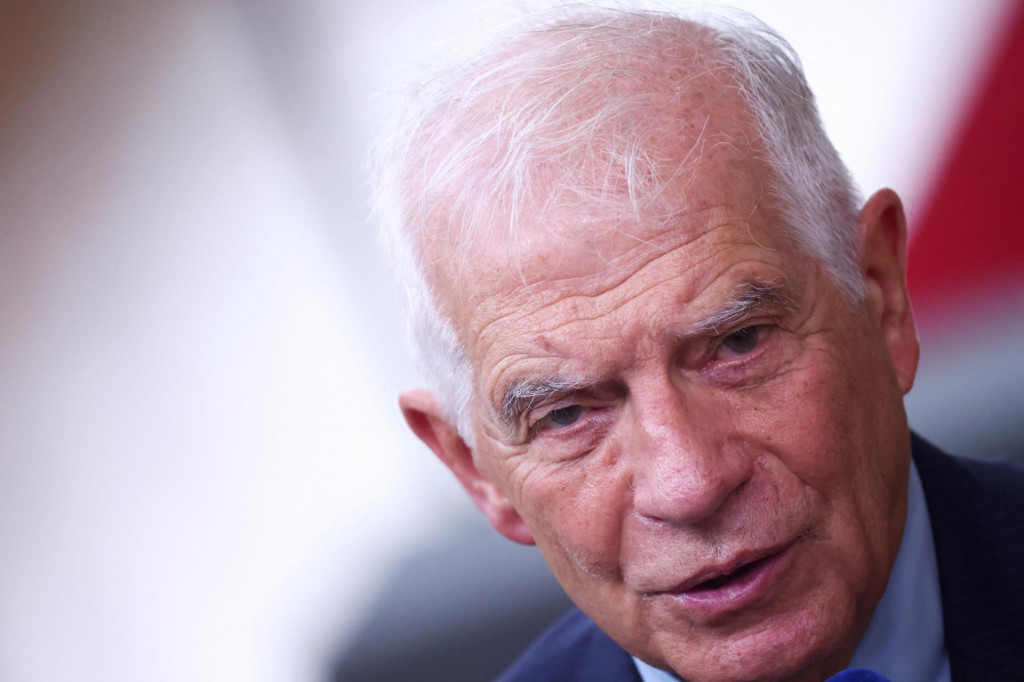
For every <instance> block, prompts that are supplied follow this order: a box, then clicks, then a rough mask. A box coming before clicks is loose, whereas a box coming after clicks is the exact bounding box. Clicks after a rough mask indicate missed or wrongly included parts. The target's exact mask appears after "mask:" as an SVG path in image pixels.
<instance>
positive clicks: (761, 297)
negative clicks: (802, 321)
mask: <svg viewBox="0 0 1024 682" xmlns="http://www.w3.org/2000/svg"><path fill="white" fill-rule="evenodd" d="M795 308H796V304H795V303H794V301H793V297H792V296H791V295H790V294H789V290H788V287H786V285H785V283H784V282H783V281H782V280H781V279H777V280H772V281H770V282H769V281H762V280H749V281H746V282H741V283H740V284H737V285H736V287H735V288H734V289H733V292H732V296H730V297H729V299H728V300H727V301H725V303H724V304H723V305H722V306H721V307H719V308H718V310H715V311H714V312H712V313H711V314H710V315H707V316H706V317H704V318H702V319H700V320H698V321H697V322H695V323H693V324H692V325H691V326H690V328H689V330H688V332H687V335H691V336H701V335H705V334H718V333H719V330H720V329H722V328H723V327H729V326H732V325H734V324H736V323H737V322H740V321H742V320H744V319H746V318H747V317H750V316H751V315H752V314H754V313H756V312H760V311H767V310H794V309H795Z"/></svg>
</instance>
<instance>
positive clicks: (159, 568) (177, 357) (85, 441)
mask: <svg viewBox="0 0 1024 682" xmlns="http://www.w3.org/2000/svg"><path fill="white" fill-rule="evenodd" d="M664 4H668V3H664ZM735 4H737V5H740V6H743V7H746V8H748V9H750V10H752V11H754V12H755V13H757V14H759V15H761V16H762V17H763V18H765V19H766V20H767V21H768V22H769V23H771V24H773V25H774V26H775V27H776V28H778V29H780V30H781V31H782V32H783V34H785V35H786V36H787V37H789V38H790V40H791V41H792V42H793V44H794V45H795V47H796V48H797V50H798V51H799V52H800V53H801V55H802V56H803V58H804V60H805V64H806V67H807V70H808V74H809V77H810V80H811V84H812V87H813V88H814V89H815V91H816V92H817V93H818V96H819V99H820V101H821V106H822V109H823V112H824V115H825V118H826V125H827V127H828V129H829V130H830V131H831V133H832V134H833V137H834V139H835V140H836V142H837V146H838V147H839V148H840V151H841V153H842V154H843V155H844V157H845V158H846V159H847V160H848V162H849V164H850V165H851V167H852V169H853V171H854V175H855V176H856V178H857V179H858V180H859V181H860V183H861V184H862V186H863V187H864V189H865V190H867V191H871V190H873V189H874V188H876V187H878V186H882V185H892V186H894V187H896V188H897V189H898V190H901V191H902V193H903V194H904V196H905V197H906V198H907V200H908V205H909V207H910V210H911V215H912V217H913V213H914V210H915V206H916V204H917V202H918V201H919V200H920V198H921V197H922V195H923V193H924V189H925V187H926V184H927V182H928V180H929V178H930V173H931V172H932V169H933V167H934V164H936V163H937V162H938V160H939V159H938V157H937V154H938V152H939V151H940V150H941V149H942V140H943V138H944V137H945V136H946V135H948V134H949V131H950V130H951V129H952V127H953V125H954V123H955V121H956V116H957V113H958V108H957V107H958V105H959V104H961V103H962V102H963V101H964V100H965V99H966V98H967V96H968V94H969V92H970V85H969V84H970V79H971V77H972V75H973V73H974V71H975V70H976V69H978V68H979V57H980V56H981V55H982V54H983V52H982V48H984V46H985V45H986V43H987V42H988V41H989V40H990V35H991V32H992V30H993V27H995V26H996V25H997V24H998V20H999V17H1000V12H1001V11H1003V9H1004V6H1005V3H1004V2H1000V1H999V0H980V1H977V2H971V3H965V2H960V1H957V0H941V1H937V0H930V1H928V2H925V1H923V0H902V1H889V2H881V1H880V0H868V1H865V0H856V1H855V0H843V1H836V2H828V3H822V2H815V1H812V0H792V1H785V0H771V1H770V0H759V1H755V0H749V1H747V2H737V3H735ZM471 6H472V7H473V8H474V9H473V10H470V9H469V8H470V7H471ZM481 7H483V9H482V10H481V9H480V8H481ZM481 12H482V13H484V14H493V13H494V10H493V7H492V6H491V5H481V3H478V2H477V3H470V2H468V0H466V1H463V2H445V3H413V2H411V1H409V2H405V1H399V0H382V1H379V2H375V3H353V2H341V3H339V2H328V1H327V0H319V1H318V0H299V1H293V2H285V1H284V0H279V1H272V0H260V1H258V2H256V1H253V2H242V0H238V2H229V1H227V0H224V1H221V2H214V1H207V2H189V3H161V2H157V1H156V0H149V1H145V2H144V1H138V0H136V1H131V0H107V1H101V0H67V1H65V2H52V1H51V2H40V3H36V4H28V3H20V6H16V5H15V4H12V3H8V4H6V5H3V6H2V7H0V64H2V65H3V67H2V70H0V107H2V108H0V679H3V680H60V679H71V678H73V679H84V680H93V679H95V680H140V679H145V680H211V681H212V680H219V681H225V680H239V681H241V680H275V681H276V680H282V681H283V680H303V679H316V678H317V676H318V674H319V673H320V672H321V668H320V666H321V665H322V662H323V661H322V656H324V655H326V654H328V653H330V651H331V650H332V649H333V648H334V647H335V646H336V645H337V644H338V642H341V641H344V639H345V638H346V636H348V634H350V633H351V632H352V631H353V628H355V627H357V625H358V622H359V618H360V616H361V614H362V613H363V612H364V610H365V609H366V608H367V606H368V604H369V603H370V600H371V599H372V597H373V594H374V591H375V590H376V589H378V588H379V586H381V585H382V584H383V581H384V580H385V579H386V577H387V569H388V567H389V566H390V565H391V564H392V562H393V561H394V559H395V557H397V556H399V555H400V554H401V553H402V552H403V551H406V549H407V548H408V547H409V546H411V545H412V544H413V543H415V542H425V541H428V540H429V539H430V538H431V537H432V536H433V535H434V534H436V533H439V532H441V531H443V529H444V528H445V527H446V526H447V525H448V523H449V522H450V520H451V519H452V518H453V516H454V515H457V514H462V513H466V511H467V509H468V508H469V505H468V503H467V502H465V500H464V499H463V496H462V494H461V492H459V490H457V487H456V485H455V483H454V482H453V481H450V480H449V477H448V476H447V475H446V474H445V473H444V472H443V471H442V470H441V467H440V466H439V465H435V463H434V462H432V461H430V456H429V455H428V454H427V453H426V451H425V450H421V449H420V448H419V447H417V446H416V445H415V444H414V443H413V442H412V439H411V438H410V437H409V436H407V435H406V434H405V432H404V427H403V426H402V425H401V423H400V418H399V416H398V414H397V410H396V409H395V407H394V402H395V401H394V395H395V392H396V391H397V389H398V388H399V387H400V386H402V385H404V384H407V383H414V377H413V376H412V375H411V369H410V367H409V363H408V362H407V361H406V359H405V357H404V355H403V354H402V351H401V345H400V342H399V336H400V332H399V331H398V321H397V318H396V316H395V311H394V307H395V303H394V300H395V299H394V296H393V295H392V293H391V291H390V289H389V285H388V283H387V278H386V275H385V274H383V273H382V271H381V266H380V263H379V259H378V256H377V254H376V252H374V251H373V250H372V246H373V237H372V234H371V233H370V230H369V228H368V227H367V225H366V221H365V215H366V209H365V206H364V204H363V189H362V186H361V182H362V180H361V176H360V170H359V168H360V162H361V157H362V156H363V154H364V152H365V145H366V142H367V137H368V135H369V130H370V127H371V126H370V122H371V121H373V120H374V119H375V118H376V109H375V106H376V105H375V104H374V102H375V96H376V95H378V94H380V93H381V91H386V90H387V89H388V87H389V84H390V83H393V82H394V77H395V73H396V69H397V67H398V65H399V64H400V63H401V62H402V61H403V60H406V59H408V58H410V56H411V55H413V54H415V53H416V52H418V51H419V50H421V49H423V48H424V47H425V46H426V44H427V43H428V42H432V41H435V40H438V39H443V38H444V36H446V35H448V36H450V35H459V34H460V33H463V32H471V31H473V30H474V28H473V27H474V26H475V23H474V22H475V21H476V19H472V18H469V17H470V16H471V15H475V14H479V13H481Z"/></svg>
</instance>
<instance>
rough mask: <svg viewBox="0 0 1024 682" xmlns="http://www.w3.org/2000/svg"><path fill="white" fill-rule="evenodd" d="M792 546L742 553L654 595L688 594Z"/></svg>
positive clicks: (783, 545)
mask: <svg viewBox="0 0 1024 682" xmlns="http://www.w3.org/2000/svg"><path fill="white" fill-rule="evenodd" d="M792 544H793V542H785V543H782V544H780V545H776V546H772V547H767V548H761V549H752V550H746V551H743V552H740V553H739V554H736V555H735V556H733V557H732V558H731V559H729V560H728V561H724V562H722V563H719V564H715V565H714V566H709V567H707V568H703V569H701V570H700V571H697V572H696V573H694V574H693V575H692V576H690V577H689V578H687V579H686V580H684V581H682V582H680V583H677V584H676V585H673V586H672V587H669V588H668V589H664V590H656V591H655V592H654V594H657V593H673V592H674V593H680V592H687V591H689V590H692V589H693V588H695V587H697V586H698V585H700V584H702V583H706V582H707V581H709V580H714V579H715V578H719V577H721V576H723V575H729V574H730V573H734V572H736V571H738V570H739V569H741V568H743V567H744V566H746V565H747V564H752V563H754V562H755V561H760V560H761V559H767V558H768V557H770V556H773V555H775V554H778V553H780V552H782V551H783V550H785V549H787V548H788V547H789V546H790V545H792Z"/></svg>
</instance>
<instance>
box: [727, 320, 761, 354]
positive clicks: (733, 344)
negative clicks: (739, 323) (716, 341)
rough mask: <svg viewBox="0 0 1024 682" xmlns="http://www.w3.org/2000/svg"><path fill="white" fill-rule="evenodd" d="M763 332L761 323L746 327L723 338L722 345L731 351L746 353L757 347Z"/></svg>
mask: <svg viewBox="0 0 1024 682" xmlns="http://www.w3.org/2000/svg"><path fill="white" fill-rule="evenodd" d="M763 333H764V330H763V329H762V327H761V325H756V326H753V327H744V328H743V329H740V330H738V331H734V332H733V333H732V334H729V335H728V336H726V337H725V338H724V339H722V346H723V347H725V349H726V350H728V351H729V352H730V353H735V354H736V355H745V354H746V353H749V352H750V351H752V350H754V349H755V348H757V343H758V341H760V340H761V336H762V334H763Z"/></svg>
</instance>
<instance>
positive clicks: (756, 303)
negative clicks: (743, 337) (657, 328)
mask: <svg viewBox="0 0 1024 682" xmlns="http://www.w3.org/2000/svg"><path fill="white" fill-rule="evenodd" d="M794 308H795V304H794V302H793V299H792V297H791V296H790V294H789V293H788V288H787V287H786V285H785V283H784V282H783V281H782V280H781V279H777V280H772V281H764V280H748V281H745V282H741V283H740V284H738V285H736V287H735V288H734V289H733V292H732V295H731V296H730V297H729V299H728V300H727V301H726V302H725V303H724V304H723V305H722V306H721V307H720V308H719V309H718V310H716V311H715V312H713V313H711V314H710V315H708V316H706V317H704V318H702V319H701V320H699V321H697V322H696V323H694V324H693V325H691V326H690V327H689V328H688V331H687V333H686V334H685V335H686V336H691V335H693V336H699V335H702V334H708V333H713V334H718V330H719V329H720V328H722V327H728V326H730V325H733V324H735V323H737V322H739V321H741V320H743V319H745V318H747V317H748V316H750V315H751V314H752V313H755V312H758V311H764V310H771V309H783V310H793V309H794ZM596 385H597V384H596V383H595V382H593V381H587V380H585V379H580V378H573V377H558V376H554V377H545V378H542V379H526V380H523V381H517V382H515V383H513V384H512V385H510V386H509V387H508V388H507V389H506V390H505V393H504V395H503V396H502V399H501V409H500V410H499V413H498V416H499V417H500V419H501V421H502V423H503V424H504V425H505V427H506V428H507V429H509V430H510V431H514V430H515V429H516V426H517V425H518V422H519V419H520V417H521V416H522V415H523V414H524V413H525V412H527V411H528V410H530V409H532V408H533V407H534V406H535V405H539V404H543V403H545V402H548V401H549V400H551V398H552V397H554V396H557V395H563V394H568V393H572V392H574V391H582V390H588V389H593V388H594V387H595V386H596Z"/></svg>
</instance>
